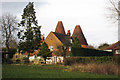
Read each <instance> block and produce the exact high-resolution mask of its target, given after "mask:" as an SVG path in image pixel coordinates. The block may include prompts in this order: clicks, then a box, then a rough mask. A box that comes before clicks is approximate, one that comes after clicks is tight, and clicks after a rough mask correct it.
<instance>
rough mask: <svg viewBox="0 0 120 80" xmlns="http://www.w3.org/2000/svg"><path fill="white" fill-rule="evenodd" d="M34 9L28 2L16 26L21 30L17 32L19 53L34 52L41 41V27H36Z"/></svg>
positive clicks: (31, 3)
mask: <svg viewBox="0 0 120 80" xmlns="http://www.w3.org/2000/svg"><path fill="white" fill-rule="evenodd" d="M35 13H36V12H35V9H34V4H33V2H29V3H28V5H27V6H26V7H25V8H24V11H23V15H22V20H21V22H20V23H19V24H18V27H20V28H22V29H21V30H20V31H19V32H18V38H19V39H20V42H19V46H18V48H19V51H22V52H23V53H24V52H28V56H29V53H33V52H34V50H36V49H38V47H39V46H40V41H41V31H40V28H41V26H38V22H37V20H36V16H35Z"/></svg>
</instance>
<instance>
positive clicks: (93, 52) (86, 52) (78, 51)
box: [71, 47, 113, 56]
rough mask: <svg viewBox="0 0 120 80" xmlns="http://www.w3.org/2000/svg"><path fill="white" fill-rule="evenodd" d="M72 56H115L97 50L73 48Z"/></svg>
mask: <svg viewBox="0 0 120 80" xmlns="http://www.w3.org/2000/svg"><path fill="white" fill-rule="evenodd" d="M71 55H72V56H113V53H112V52H107V51H102V50H96V49H88V48H78V47H72V49H71Z"/></svg>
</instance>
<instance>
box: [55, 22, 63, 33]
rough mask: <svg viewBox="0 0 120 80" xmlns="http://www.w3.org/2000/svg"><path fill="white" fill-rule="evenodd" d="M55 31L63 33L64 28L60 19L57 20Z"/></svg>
mask: <svg viewBox="0 0 120 80" xmlns="http://www.w3.org/2000/svg"><path fill="white" fill-rule="evenodd" d="M55 32H56V33H60V34H65V30H64V26H63V23H62V21H58V24H57V26H56V29H55Z"/></svg>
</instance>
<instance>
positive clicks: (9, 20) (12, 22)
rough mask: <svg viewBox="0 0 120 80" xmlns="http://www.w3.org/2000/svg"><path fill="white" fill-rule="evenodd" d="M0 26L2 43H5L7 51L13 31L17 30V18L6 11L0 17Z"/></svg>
mask: <svg viewBox="0 0 120 80" xmlns="http://www.w3.org/2000/svg"><path fill="white" fill-rule="evenodd" d="M0 26H1V27H2V44H5V46H6V48H7V50H8V52H9V49H10V42H11V41H12V39H13V37H14V34H16V33H15V31H16V30H17V18H16V16H13V15H12V14H10V13H6V14H4V15H2V16H1V18H0Z"/></svg>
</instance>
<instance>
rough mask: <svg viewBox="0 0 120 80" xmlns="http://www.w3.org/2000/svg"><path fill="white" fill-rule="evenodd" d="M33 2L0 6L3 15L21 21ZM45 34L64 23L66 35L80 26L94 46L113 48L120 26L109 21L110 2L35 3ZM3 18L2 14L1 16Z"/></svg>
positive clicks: (55, 0)
mask: <svg viewBox="0 0 120 80" xmlns="http://www.w3.org/2000/svg"><path fill="white" fill-rule="evenodd" d="M29 1H31V0H26V2H25V1H23V0H21V1H18V0H11V2H10V1H8V0H4V1H2V2H1V3H0V5H2V6H0V7H1V10H0V11H1V12H2V14H4V13H6V12H10V13H11V14H13V15H16V16H17V17H18V19H19V21H20V20H21V15H22V14H23V9H24V8H25V6H26V5H27V4H28V2H29ZM32 1H34V8H35V11H36V17H37V20H38V23H39V25H41V26H42V27H41V32H42V34H44V36H45V37H47V35H48V34H49V33H50V32H51V31H53V32H54V31H55V28H56V25H57V22H58V21H62V22H63V25H64V28H65V32H66V33H67V30H70V31H71V34H72V33H73V31H74V28H75V26H76V25H80V26H81V28H82V31H83V33H84V36H85V38H86V40H87V42H88V44H90V45H94V46H98V45H100V44H102V43H108V44H112V43H115V42H116V41H118V23H117V22H116V23H114V22H113V21H112V19H108V18H107V16H108V15H109V11H108V9H106V8H107V6H109V0H39V1H38V0H32ZM0 15H1V13H0Z"/></svg>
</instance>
